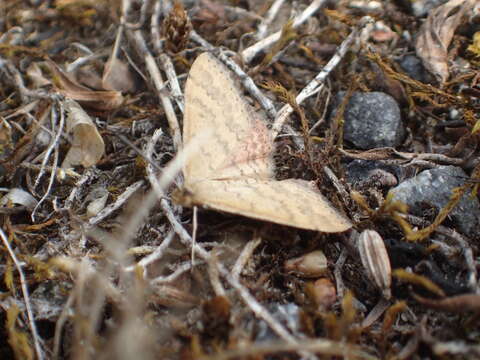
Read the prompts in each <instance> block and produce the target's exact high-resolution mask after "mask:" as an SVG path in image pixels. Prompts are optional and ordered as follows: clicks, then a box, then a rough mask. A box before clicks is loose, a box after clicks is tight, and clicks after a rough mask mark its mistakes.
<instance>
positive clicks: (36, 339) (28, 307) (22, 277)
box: [0, 228, 44, 360]
mask: <svg viewBox="0 0 480 360" xmlns="http://www.w3.org/2000/svg"><path fill="white" fill-rule="evenodd" d="M0 237H1V238H2V241H3V244H4V245H5V247H6V248H7V250H8V253H9V254H10V257H11V258H12V260H13V263H14V264H15V267H16V268H17V271H18V274H19V275H20V285H21V287H22V293H23V300H24V301H25V309H26V310H27V316H28V324H29V325H30V331H31V332H32V337H33V344H34V346H35V352H36V353H37V358H38V360H43V359H44V356H43V351H42V349H41V347H40V341H39V339H40V337H39V335H38V332H37V326H36V325H35V318H34V317H33V311H32V305H31V304H30V296H29V294H28V287H27V281H26V280H25V274H24V273H23V270H22V266H21V265H20V262H19V261H18V259H17V256H16V255H15V252H14V251H13V249H12V247H11V246H10V243H9V242H8V239H7V236H6V235H5V233H4V232H3V230H2V229H1V228H0Z"/></svg>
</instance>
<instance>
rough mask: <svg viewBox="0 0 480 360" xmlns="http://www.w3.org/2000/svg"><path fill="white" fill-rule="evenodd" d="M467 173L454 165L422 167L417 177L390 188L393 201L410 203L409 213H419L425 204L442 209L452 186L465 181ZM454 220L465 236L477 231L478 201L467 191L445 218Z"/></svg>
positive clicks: (420, 214) (421, 213) (421, 212)
mask: <svg viewBox="0 0 480 360" xmlns="http://www.w3.org/2000/svg"><path fill="white" fill-rule="evenodd" d="M467 177H468V176H467V174H466V173H465V172H464V171H463V170H462V169H461V168H459V167H456V166H439V167H437V168H434V169H429V170H424V171H422V172H421V173H420V174H418V175H417V176H415V177H413V178H410V179H408V180H405V181H403V182H402V183H400V184H399V185H398V186H397V187H395V188H393V189H392V190H390V191H391V192H392V194H393V200H397V201H401V202H403V203H405V204H407V205H408V206H409V210H408V211H409V213H411V214H414V215H417V216H422V215H423V211H424V210H425V206H424V204H428V205H429V206H432V207H434V208H435V209H436V210H437V211H439V210H440V209H442V208H443V207H444V206H445V205H446V204H447V203H448V201H449V199H450V196H451V194H452V189H453V188H455V187H458V186H461V185H463V184H464V183H465V178H467ZM448 219H451V220H453V222H454V223H455V224H456V225H457V229H458V230H459V231H460V232H462V233H463V234H465V235H467V236H472V237H474V236H475V235H476V234H477V231H478V230H479V219H480V203H479V201H478V199H477V198H476V197H475V198H472V197H471V196H470V193H466V194H464V196H463V197H462V199H461V200H460V203H459V204H458V205H457V206H456V207H455V208H454V209H453V210H452V211H451V212H450V215H449V217H448V218H447V220H448Z"/></svg>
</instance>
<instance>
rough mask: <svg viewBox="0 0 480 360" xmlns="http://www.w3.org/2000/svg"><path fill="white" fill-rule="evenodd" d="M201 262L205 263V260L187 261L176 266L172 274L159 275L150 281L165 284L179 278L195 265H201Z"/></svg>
mask: <svg viewBox="0 0 480 360" xmlns="http://www.w3.org/2000/svg"><path fill="white" fill-rule="evenodd" d="M201 264H204V262H203V261H195V262H194V263H192V262H191V261H185V262H183V263H182V264H180V265H178V266H177V267H176V269H175V271H174V272H172V273H171V274H169V275H167V276H158V277H156V278H154V279H152V280H151V281H150V283H151V284H152V285H159V284H165V283H169V282H172V281H175V280H176V279H178V277H179V276H180V275H182V274H184V273H186V272H187V271H189V270H190V269H193V267H194V266H197V265H201Z"/></svg>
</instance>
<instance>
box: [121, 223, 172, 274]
mask: <svg viewBox="0 0 480 360" xmlns="http://www.w3.org/2000/svg"><path fill="white" fill-rule="evenodd" d="M174 235H175V233H174V232H173V231H170V232H169V233H168V234H167V236H166V237H165V239H163V241H162V243H161V244H160V245H159V246H158V247H157V248H156V249H155V251H154V252H153V253H151V254H150V255H148V256H145V257H144V258H143V259H142V260H140V261H139V262H138V263H137V264H135V265H131V266H128V267H126V268H125V271H134V270H135V268H136V267H137V266H141V267H142V268H144V269H146V268H147V266H148V265H150V264H151V263H154V262H156V261H158V260H160V259H161V258H162V257H163V255H165V252H166V250H167V249H168V247H169V246H170V244H171V243H172V241H173V239H175V236H174ZM143 276H144V277H145V278H147V277H148V274H147V273H146V272H145V271H144V274H143Z"/></svg>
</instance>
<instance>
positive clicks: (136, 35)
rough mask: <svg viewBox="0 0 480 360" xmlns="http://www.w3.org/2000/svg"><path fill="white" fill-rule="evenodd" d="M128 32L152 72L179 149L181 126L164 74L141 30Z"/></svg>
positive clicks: (176, 146)
mask: <svg viewBox="0 0 480 360" xmlns="http://www.w3.org/2000/svg"><path fill="white" fill-rule="evenodd" d="M127 34H128V35H129V39H130V40H131V41H132V42H133V44H134V45H135V48H136V50H137V53H138V54H139V55H140V56H141V57H144V58H145V65H146V67H147V70H148V73H149V74H150V77H151V78H152V81H153V85H154V86H155V89H156V90H157V95H158V97H159V98H160V101H161V102H162V106H163V110H164V111H165V115H166V117H167V120H168V125H169V127H170V133H171V136H172V139H173V145H174V147H175V150H177V151H178V150H180V149H181V148H182V136H181V133H180V126H179V124H178V120H177V115H176V114H175V111H174V109H173V105H172V102H171V101H170V98H169V97H168V96H167V95H166V94H165V85H164V82H163V79H162V74H161V73H160V70H159V69H158V66H157V64H156V62H155V59H154V57H153V56H152V54H151V53H150V51H149V50H148V48H147V44H146V43H145V40H144V39H143V37H142V34H141V32H140V30H136V31H131V30H128V31H127Z"/></svg>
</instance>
